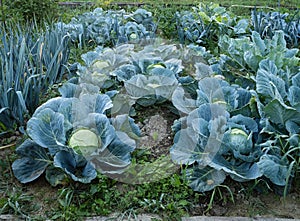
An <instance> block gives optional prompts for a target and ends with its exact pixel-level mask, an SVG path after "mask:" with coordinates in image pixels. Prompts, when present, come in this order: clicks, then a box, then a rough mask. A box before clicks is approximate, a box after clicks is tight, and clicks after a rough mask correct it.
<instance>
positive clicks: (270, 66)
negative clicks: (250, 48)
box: [256, 60, 287, 102]
mask: <svg viewBox="0 0 300 221" xmlns="http://www.w3.org/2000/svg"><path fill="white" fill-rule="evenodd" d="M277 73H278V70H277V67H276V65H275V63H274V62H273V61H271V60H262V61H261V62H260V63H259V69H258V71H257V75H256V88H257V92H258V93H259V94H261V95H262V96H263V97H264V98H265V99H266V102H268V101H270V100H273V99H278V100H280V101H283V100H284V99H285V97H286V96H287V93H286V90H285V87H286V85H285V82H284V80H282V78H280V77H279V76H277Z"/></svg>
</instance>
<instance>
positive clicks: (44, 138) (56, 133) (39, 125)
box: [27, 108, 66, 155]
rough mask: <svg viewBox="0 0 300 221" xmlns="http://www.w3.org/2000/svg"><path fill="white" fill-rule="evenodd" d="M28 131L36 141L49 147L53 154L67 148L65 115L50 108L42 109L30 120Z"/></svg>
mask: <svg viewBox="0 0 300 221" xmlns="http://www.w3.org/2000/svg"><path fill="white" fill-rule="evenodd" d="M27 132H28V135H29V136H30V137H31V138H32V139H33V140H34V142H36V143H37V144H38V145H40V146H42V147H44V148H48V150H49V152H50V154H51V155H54V154H55V153H56V152H58V151H59V150H62V149H65V148H66V146H65V144H66V130H65V125H64V116H63V115H62V114H61V113H56V112H54V111H53V110H51V109H49V108H46V109H44V110H42V111H40V113H38V114H37V115H35V116H34V117H32V118H31V119H30V120H29V121H28V123H27Z"/></svg>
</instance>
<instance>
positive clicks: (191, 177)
mask: <svg viewBox="0 0 300 221" xmlns="http://www.w3.org/2000/svg"><path fill="white" fill-rule="evenodd" d="M185 173H186V178H187V180H188V182H189V186H190V187H191V188H192V189H193V190H194V191H198V192H205V191H210V190H212V189H214V188H215V187H216V186H218V185H220V184H221V183H223V182H224V180H225V178H226V174H225V172H224V171H222V170H216V169H214V168H211V167H209V166H207V167H204V168H200V167H197V166H194V167H192V168H190V169H187V170H186V171H185Z"/></svg>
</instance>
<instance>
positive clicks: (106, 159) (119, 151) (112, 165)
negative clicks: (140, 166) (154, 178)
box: [89, 134, 135, 174]
mask: <svg viewBox="0 0 300 221" xmlns="http://www.w3.org/2000/svg"><path fill="white" fill-rule="evenodd" d="M123 135H124V134H123ZM119 136H121V135H119ZM127 138H129V137H127ZM127 141H128V140H126V139H125V140H124V141H123V139H122V140H121V139H120V138H119V137H118V136H116V137H115V139H114V140H113V141H112V143H111V144H110V145H109V146H108V148H106V149H104V150H103V151H102V152H100V153H98V154H94V155H92V156H91V157H90V159H89V160H90V161H91V162H92V163H93V164H94V165H95V168H96V169H97V170H98V171H99V172H100V173H104V174H121V173H122V172H123V171H124V170H125V169H126V168H127V167H128V166H129V165H130V162H131V161H130V160H131V155H130V153H131V152H132V151H133V150H134V148H135V147H133V146H131V145H130V144H132V143H131V141H132V139H130V140H129V142H127ZM128 143H129V144H128Z"/></svg>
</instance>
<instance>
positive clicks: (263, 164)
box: [257, 154, 289, 186]
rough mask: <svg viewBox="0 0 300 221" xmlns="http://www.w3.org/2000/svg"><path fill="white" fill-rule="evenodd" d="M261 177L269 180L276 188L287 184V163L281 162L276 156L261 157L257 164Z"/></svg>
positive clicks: (266, 155)
mask: <svg viewBox="0 0 300 221" xmlns="http://www.w3.org/2000/svg"><path fill="white" fill-rule="evenodd" d="M257 164H258V167H259V169H260V170H261V171H262V173H263V175H264V176H265V177H267V178H269V179H270V180H271V181H272V182H273V183H274V184H276V185H278V186H285V185H286V184H287V182H286V181H287V177H288V169H289V165H288V162H287V161H282V160H281V159H280V158H279V157H278V156H275V155H269V154H265V155H263V156H261V158H260V160H259V162H258V163H257Z"/></svg>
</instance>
